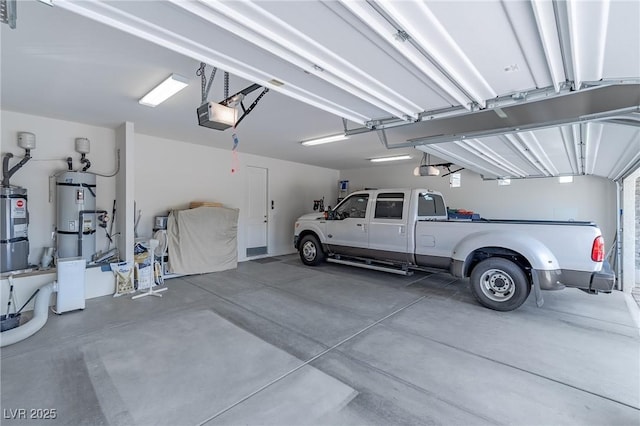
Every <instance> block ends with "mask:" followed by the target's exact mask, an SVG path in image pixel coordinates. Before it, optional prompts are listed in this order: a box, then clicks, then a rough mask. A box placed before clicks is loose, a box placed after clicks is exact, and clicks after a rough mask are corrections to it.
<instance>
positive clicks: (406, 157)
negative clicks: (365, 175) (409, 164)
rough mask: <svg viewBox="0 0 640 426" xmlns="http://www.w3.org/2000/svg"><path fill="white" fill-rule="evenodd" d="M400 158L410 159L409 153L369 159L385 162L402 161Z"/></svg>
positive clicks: (375, 161) (373, 161)
mask: <svg viewBox="0 0 640 426" xmlns="http://www.w3.org/2000/svg"><path fill="white" fill-rule="evenodd" d="M402 160H411V156H410V155H394V156H392V157H377V158H370V159H369V161H371V162H372V163H387V162H389V161H402Z"/></svg>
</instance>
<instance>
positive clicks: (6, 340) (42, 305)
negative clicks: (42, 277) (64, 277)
mask: <svg viewBox="0 0 640 426" xmlns="http://www.w3.org/2000/svg"><path fill="white" fill-rule="evenodd" d="M56 291H58V283H57V282H56V281H54V282H51V283H49V284H46V285H44V286H43V287H40V290H39V291H38V295H37V296H36V301H35V307H34V309H33V318H31V320H29V321H28V322H27V323H26V324H23V325H21V326H20V327H16V328H13V329H11V330H7V331H3V332H2V333H0V347H2V348H4V347H5V346H9V345H13V344H14V343H18V342H21V341H23V340H24V339H26V338H27V337H31V336H32V335H34V334H35V333H37V332H38V331H39V330H40V329H41V328H42V327H44V325H45V323H46V322H47V319H48V317H49V300H50V299H51V294H52V293H54V292H56Z"/></svg>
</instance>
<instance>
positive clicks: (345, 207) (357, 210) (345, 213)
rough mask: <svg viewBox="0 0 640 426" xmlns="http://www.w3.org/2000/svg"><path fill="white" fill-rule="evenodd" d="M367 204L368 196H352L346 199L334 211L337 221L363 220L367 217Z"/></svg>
mask: <svg viewBox="0 0 640 426" xmlns="http://www.w3.org/2000/svg"><path fill="white" fill-rule="evenodd" d="M368 202H369V195H367V194H364V195H354V196H351V197H349V198H347V199H346V200H345V201H344V202H343V203H342V204H340V205H339V206H338V208H337V209H336V214H337V217H338V218H339V219H346V218H348V217H353V218H356V219H364V218H365V217H366V216H367V203H368Z"/></svg>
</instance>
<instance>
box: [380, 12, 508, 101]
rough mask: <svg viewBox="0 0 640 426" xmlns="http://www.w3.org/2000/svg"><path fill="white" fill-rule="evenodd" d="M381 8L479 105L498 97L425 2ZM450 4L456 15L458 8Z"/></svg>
mask: <svg viewBox="0 0 640 426" xmlns="http://www.w3.org/2000/svg"><path fill="white" fill-rule="evenodd" d="M378 5H379V6H380V7H381V8H382V9H383V10H384V12H385V13H386V14H387V15H388V16H389V17H390V18H391V19H393V20H394V21H395V22H396V23H397V24H398V25H399V26H400V27H401V28H402V29H403V30H404V31H406V32H407V33H408V34H409V35H410V37H411V39H412V40H413V41H415V42H416V43H417V44H418V45H420V47H421V48H422V49H423V50H424V51H425V52H427V53H428V54H429V56H431V57H432V58H433V59H434V60H436V61H437V62H438V63H439V65H440V66H441V67H442V68H443V69H444V71H445V72H446V73H447V74H448V75H449V76H450V77H451V78H452V79H453V80H454V81H455V82H457V84H458V85H459V86H460V87H461V88H462V89H463V90H464V91H465V92H466V93H468V94H469V95H470V96H471V97H472V99H473V100H474V101H476V102H477V103H478V104H479V105H481V106H483V107H484V106H485V105H486V100H487V99H490V98H494V97H496V96H497V94H496V93H495V91H494V90H493V89H492V88H491V87H490V86H489V84H488V83H487V82H486V80H485V79H484V78H483V76H482V75H481V74H480V72H479V71H478V70H477V69H476V68H475V67H474V65H473V64H472V63H471V61H470V60H469V58H468V57H467V56H466V55H465V54H464V52H463V51H462V49H461V48H460V46H458V44H456V42H455V41H454V39H453V38H452V37H451V34H450V33H449V32H448V31H447V30H446V29H445V27H444V26H443V25H442V23H441V22H440V21H439V20H438V18H437V17H436V16H435V14H434V13H433V12H432V11H431V9H430V8H429V6H427V4H426V3H424V2H408V1H407V2H390V1H389V2H380V3H378ZM451 5H452V7H453V9H452V10H451V12H452V13H453V12H454V11H455V10H457V7H459V6H455V3H451ZM467 31H468V28H467Z"/></svg>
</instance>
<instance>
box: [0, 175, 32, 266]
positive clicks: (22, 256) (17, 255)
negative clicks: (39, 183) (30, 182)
mask: <svg viewBox="0 0 640 426" xmlns="http://www.w3.org/2000/svg"><path fill="white" fill-rule="evenodd" d="M0 206H1V209H2V210H1V211H2V221H1V222H2V229H0V240H1V242H0V251H1V253H0V260H1V262H0V268H1V269H0V272H7V271H16V270H21V269H27V268H28V267H29V238H28V226H29V213H28V212H27V190H26V189H25V188H20V187H18V186H6V187H5V186H3V187H0Z"/></svg>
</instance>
